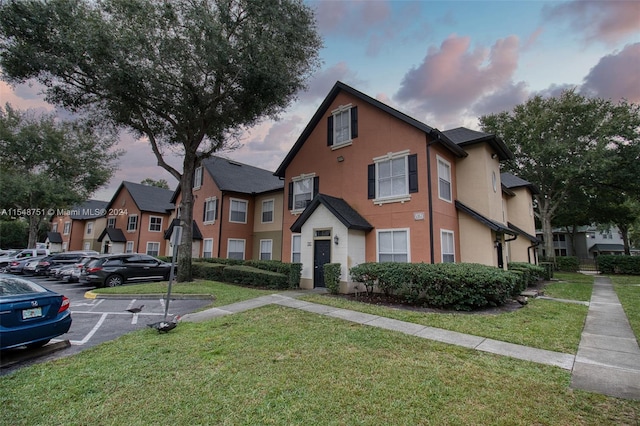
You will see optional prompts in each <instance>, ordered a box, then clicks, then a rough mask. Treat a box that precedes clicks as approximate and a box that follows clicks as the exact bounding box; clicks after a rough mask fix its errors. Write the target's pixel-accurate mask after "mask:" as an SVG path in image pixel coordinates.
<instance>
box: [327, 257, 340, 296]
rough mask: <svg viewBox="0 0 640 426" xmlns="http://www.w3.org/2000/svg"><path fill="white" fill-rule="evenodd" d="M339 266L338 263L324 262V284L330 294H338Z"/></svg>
mask: <svg viewBox="0 0 640 426" xmlns="http://www.w3.org/2000/svg"><path fill="white" fill-rule="evenodd" d="M340 267H341V265H340V264H339V263H325V264H324V285H325V287H327V290H329V293H331V294H338V291H339V290H340Z"/></svg>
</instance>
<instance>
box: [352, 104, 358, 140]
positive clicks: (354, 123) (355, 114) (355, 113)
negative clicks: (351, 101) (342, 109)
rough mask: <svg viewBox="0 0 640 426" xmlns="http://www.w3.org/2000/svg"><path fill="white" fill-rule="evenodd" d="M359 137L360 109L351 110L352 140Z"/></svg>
mask: <svg viewBox="0 0 640 426" xmlns="http://www.w3.org/2000/svg"><path fill="white" fill-rule="evenodd" d="M357 137H358V107H353V108H351V139H355V138H357Z"/></svg>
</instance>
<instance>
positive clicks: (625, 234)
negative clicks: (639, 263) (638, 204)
mask: <svg viewBox="0 0 640 426" xmlns="http://www.w3.org/2000/svg"><path fill="white" fill-rule="evenodd" d="M617 227H618V230H619V231H620V235H622V244H623V245H624V254H626V255H627V256H631V246H630V245H629V227H628V226H626V225H620V224H617Z"/></svg>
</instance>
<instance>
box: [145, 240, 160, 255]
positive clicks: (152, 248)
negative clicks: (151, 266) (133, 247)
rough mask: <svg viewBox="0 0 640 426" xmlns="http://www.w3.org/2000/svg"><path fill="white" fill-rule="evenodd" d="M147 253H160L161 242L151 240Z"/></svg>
mask: <svg viewBox="0 0 640 426" xmlns="http://www.w3.org/2000/svg"><path fill="white" fill-rule="evenodd" d="M147 254H148V255H149V256H158V255H159V254H160V243H155V242H152V241H149V242H148V243H147Z"/></svg>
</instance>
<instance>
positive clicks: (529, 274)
mask: <svg viewBox="0 0 640 426" xmlns="http://www.w3.org/2000/svg"><path fill="white" fill-rule="evenodd" d="M507 268H508V269H509V271H510V272H519V273H520V279H519V283H518V285H516V288H514V289H513V295H514V296H515V295H518V294H520V292H522V291H524V290H526V288H527V287H530V286H533V285H535V284H536V283H537V282H538V280H539V279H540V278H543V277H545V275H546V270H545V268H543V267H542V266H538V265H533V264H531V263H526V262H509V263H508V264H507Z"/></svg>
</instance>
